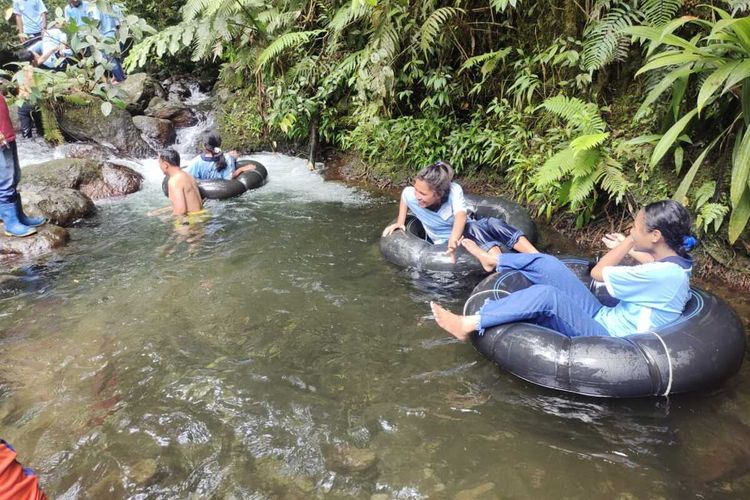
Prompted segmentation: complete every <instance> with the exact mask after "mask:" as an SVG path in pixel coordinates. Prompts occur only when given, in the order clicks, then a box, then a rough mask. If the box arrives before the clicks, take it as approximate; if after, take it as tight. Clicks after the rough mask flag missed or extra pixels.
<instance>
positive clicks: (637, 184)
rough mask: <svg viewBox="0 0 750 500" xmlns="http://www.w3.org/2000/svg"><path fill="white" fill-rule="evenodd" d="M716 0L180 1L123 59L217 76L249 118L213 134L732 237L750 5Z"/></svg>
mask: <svg viewBox="0 0 750 500" xmlns="http://www.w3.org/2000/svg"><path fill="white" fill-rule="evenodd" d="M708 3H709V5H708V6H701V5H699V4H698V3H697V2H693V1H683V0H587V1H583V2H576V1H574V0H562V1H551V0H524V1H520V0H489V1H484V0H452V1H444V0H443V1H441V0H421V1H416V0H312V1H304V2H303V1H300V0H284V1H281V2H270V1H268V0H217V1H212V2H207V1H205V0H188V1H187V2H186V3H185V5H184V7H183V8H182V10H181V22H180V23H179V24H177V25H175V26H172V27H167V28H166V29H163V30H160V31H159V32H158V33H155V34H154V35H152V36H150V37H148V38H146V39H145V40H144V41H143V42H142V43H140V44H139V45H137V46H136V47H135V48H134V50H133V51H132V53H131V56H130V58H129V64H130V66H131V68H135V67H137V66H139V65H143V64H146V62H147V61H149V60H152V59H159V58H161V57H164V56H166V55H175V54H184V53H187V54H189V57H190V58H192V59H193V60H210V61H214V62H215V63H216V64H220V65H221V75H222V76H221V79H222V85H223V86H224V87H225V88H227V89H229V91H230V92H238V93H241V94H242V95H247V96H252V98H250V97H248V99H247V100H246V102H247V103H248V106H249V105H252V106H253V111H254V112H249V113H248V112H247V110H245V109H243V108H242V104H240V103H238V101H237V99H232V100H230V103H231V104H228V105H227V106H226V107H225V109H226V110H227V111H226V112H225V113H224V117H223V118H221V119H220V122H221V123H227V124H230V123H231V124H232V127H233V128H235V129H236V128H237V127H238V125H239V124H240V123H241V122H242V120H248V122H247V127H246V130H248V131H252V133H251V134H249V135H252V136H253V137H249V136H248V137H246V140H248V142H252V143H254V144H257V143H258V141H262V140H263V138H264V137H265V138H266V139H268V140H270V139H274V140H276V139H278V138H279V137H284V138H286V139H287V140H290V141H298V142H304V141H306V140H307V139H308V138H309V137H320V138H321V139H322V140H323V141H324V142H325V143H327V144H331V145H333V146H335V147H339V148H344V149H352V150H356V151H357V152H359V154H360V155H361V156H362V157H364V158H366V159H367V160H368V163H369V164H370V165H371V171H378V172H380V173H386V174H388V175H391V176H393V177H397V178H406V177H408V176H409V175H410V173H411V172H413V171H414V169H416V168H418V167H419V166H421V165H422V164H424V163H426V162H429V161H433V160H435V159H437V158H440V159H443V160H446V161H451V162H453V163H454V165H455V166H456V167H457V170H458V171H459V172H464V173H468V172H478V171H481V172H483V173H485V174H487V175H495V176H498V177H499V178H502V179H504V180H505V181H506V182H505V183H504V184H505V186H506V187H507V188H508V189H510V190H512V191H513V192H514V193H515V194H516V195H517V196H521V197H524V198H525V199H527V200H529V201H531V202H533V203H535V204H536V205H537V207H538V208H539V210H540V212H542V213H545V214H548V215H550V214H552V213H553V212H554V211H556V210H559V209H565V210H568V211H570V212H573V213H574V214H575V215H576V216H577V221H578V223H579V224H585V223H586V222H588V221H589V220H590V219H591V218H595V217H597V215H598V214H599V213H600V212H601V209H602V208H603V207H605V206H611V205H617V204H621V203H626V204H628V205H629V206H633V205H634V204H636V203H640V202H642V201H647V200H649V199H651V198H653V197H655V196H661V195H663V194H665V193H670V194H673V195H675V197H676V198H678V199H681V200H683V201H686V202H689V203H690V204H691V206H692V208H693V209H695V210H696V213H697V215H698V222H699V225H700V227H701V229H702V230H704V231H719V230H722V229H728V232H729V238H730V240H732V241H734V240H735V239H737V238H738V237H739V235H740V233H742V231H743V230H744V228H745V227H746V222H747V218H748V216H750V208H748V207H749V206H750V187H748V184H747V174H748V172H747V168H748V167H747V165H749V164H750V163H749V162H748V161H746V160H747V156H746V155H747V154H748V149H749V148H750V146H748V144H749V143H750V139H746V136H747V135H748V134H749V133H748V132H747V129H748V128H749V127H748V123H747V116H748V113H747V112H746V111H745V109H746V107H747V106H748V105H749V104H748V98H747V95H748V93H750V90H747V85H746V81H747V76H748V73H747V72H748V70H747V65H746V57H747V43H748V35H747V33H746V32H745V30H746V24H747V21H746V18H744V17H742V16H745V15H747V14H746V12H747V9H748V6H749V5H748V2H746V1H742V0H733V1H713V2H708ZM633 42H636V43H633ZM637 42H641V43H645V45H642V46H641V47H642V48H641V47H639V45H638V43H637ZM641 65H643V68H642V69H641V71H640V72H638V73H639V75H644V77H641V78H634V77H635V76H636V70H637V68H638V67H639V66H641ZM250 103H251V104H250ZM714 130H718V132H716V133H714V132H713V131H714ZM246 135H247V134H246ZM667 160H669V161H667ZM683 164H685V165H689V167H685V168H683ZM724 164H728V165H731V168H728V169H727V171H726V172H725V171H724V170H723V169H722V165H724ZM743 179H744V182H743ZM711 181H713V183H712V182H711ZM727 217H728V218H729V224H726V225H725V224H724V222H725V218H727Z"/></svg>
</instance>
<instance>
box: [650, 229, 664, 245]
mask: <svg viewBox="0 0 750 500" xmlns="http://www.w3.org/2000/svg"><path fill="white" fill-rule="evenodd" d="M662 239H663V237H662V235H661V231H659V230H658V229H654V230H653V231H651V243H658V242H659V241H660V240H662Z"/></svg>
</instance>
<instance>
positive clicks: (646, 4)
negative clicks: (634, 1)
mask: <svg viewBox="0 0 750 500" xmlns="http://www.w3.org/2000/svg"><path fill="white" fill-rule="evenodd" d="M682 4H683V1H682V0H643V4H642V5H641V10H642V11H643V17H644V18H645V19H646V22H647V23H648V24H650V25H651V26H655V27H660V26H664V25H665V24H667V23H668V22H669V21H671V20H672V19H673V18H674V16H675V15H676V14H677V12H678V11H679V10H680V9H681V8H682Z"/></svg>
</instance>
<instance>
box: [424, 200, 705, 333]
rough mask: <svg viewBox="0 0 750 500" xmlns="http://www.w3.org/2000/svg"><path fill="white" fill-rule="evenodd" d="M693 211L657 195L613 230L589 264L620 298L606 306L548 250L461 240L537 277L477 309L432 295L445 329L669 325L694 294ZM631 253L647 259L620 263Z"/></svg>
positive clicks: (591, 329) (598, 329)
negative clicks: (497, 249) (622, 228)
mask: <svg viewBox="0 0 750 500" xmlns="http://www.w3.org/2000/svg"><path fill="white" fill-rule="evenodd" d="M690 226H691V220H690V214H689V213H688V211H687V210H686V209H685V207H683V206H682V205H681V204H679V203H677V202H676V201H672V200H666V201H658V202H656V203H651V204H650V205H647V206H645V207H644V208H643V209H641V210H640V211H639V212H638V214H637V216H636V218H635V223H634V225H633V229H632V230H631V231H630V235H629V236H627V237H626V236H624V235H608V237H607V238H606V239H605V243H606V244H607V246H609V247H611V250H610V251H609V252H608V253H607V254H606V255H605V256H604V257H602V259H601V260H600V261H599V262H598V263H597V264H596V266H595V267H594V268H593V269H592V270H591V277H592V278H594V279H595V280H597V281H601V282H604V285H605V286H606V287H607V291H608V292H609V294H610V295H611V296H612V297H614V298H616V299H618V300H619V303H618V304H617V305H616V306H614V307H606V306H603V305H602V304H601V303H600V302H599V301H598V300H597V299H596V297H594V295H593V294H592V293H591V292H590V291H589V288H588V287H587V286H586V285H584V284H583V283H582V282H581V281H580V280H579V279H578V278H577V277H576V276H575V275H574V274H573V272H572V271H570V270H569V269H568V268H567V267H566V266H565V265H564V264H563V263H562V262H561V261H560V260H558V259H557V258H556V257H553V256H551V255H546V254H535V255H527V254H502V255H491V254H489V253H488V252H485V251H483V250H482V249H481V248H479V247H478V246H477V245H476V244H474V243H473V242H470V241H464V242H463V246H464V247H465V248H466V249H467V250H468V251H469V252H471V253H472V254H473V255H474V256H476V257H477V258H478V259H479V260H480V261H481V262H482V264H483V265H495V266H496V267H497V270H498V271H507V270H514V271H518V272H520V273H522V274H523V275H524V276H525V277H526V278H528V279H529V281H531V283H532V285H531V286H530V287H528V288H525V289H523V290H518V291H516V292H514V293H511V294H510V295H508V296H507V297H503V298H501V299H497V300H489V301H487V303H485V305H484V306H483V307H482V308H481V309H480V310H479V314H476V315H472V316H460V315H457V314H453V313H451V312H450V311H448V310H446V309H444V308H443V307H441V306H439V305H437V304H434V303H430V307H431V308H432V312H433V314H434V315H435V319H436V321H437V323H438V325H440V327H442V328H443V329H444V330H446V331H447V332H448V333H450V334H451V335H453V336H454V337H456V338H458V339H459V340H462V341H466V340H469V338H470V337H471V334H472V332H474V331H478V332H479V335H481V334H482V333H483V331H484V330H485V329H486V328H491V327H493V326H497V325H502V324H506V323H513V322H516V321H525V322H530V323H536V324H539V325H541V326H544V327H547V328H551V329H553V330H556V331H558V332H560V333H562V334H564V335H567V336H569V337H576V336H616V337H622V336H625V335H630V334H634V333H640V332H648V331H651V330H653V329H656V328H660V327H662V326H665V325H667V324H669V323H671V322H673V321H675V320H676V319H677V318H679V317H680V315H681V314H682V311H683V309H684V308H685V304H687V301H688V299H689V297H690V271H691V268H692V259H691V258H690V256H689V255H688V252H689V251H690V250H691V249H692V248H693V246H695V244H696V240H695V238H694V237H693V236H692V235H691V233H690ZM628 254H630V255H631V256H633V257H634V258H635V259H636V260H638V261H639V262H640V263H641V264H639V265H636V266H620V265H619V264H620V262H621V261H622V259H623V258H624V257H625V256H626V255H628Z"/></svg>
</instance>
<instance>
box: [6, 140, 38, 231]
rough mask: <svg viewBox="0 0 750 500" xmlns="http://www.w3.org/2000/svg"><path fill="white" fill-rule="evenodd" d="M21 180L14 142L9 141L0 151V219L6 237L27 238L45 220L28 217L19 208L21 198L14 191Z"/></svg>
mask: <svg viewBox="0 0 750 500" xmlns="http://www.w3.org/2000/svg"><path fill="white" fill-rule="evenodd" d="M20 179H21V167H20V166H19V163H18V151H17V149H16V141H10V142H8V143H7V145H6V146H5V147H3V148H2V149H0V219H1V220H2V221H3V225H4V226H5V234H6V236H29V235H32V234H34V233H36V229H35V228H36V226H41V225H42V224H44V223H45V222H47V219H46V218H44V217H29V216H27V215H26V214H25V213H24V212H23V208H22V207H21V197H20V196H19V195H18V192H17V191H16V187H17V186H18V181H19V180H20Z"/></svg>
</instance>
